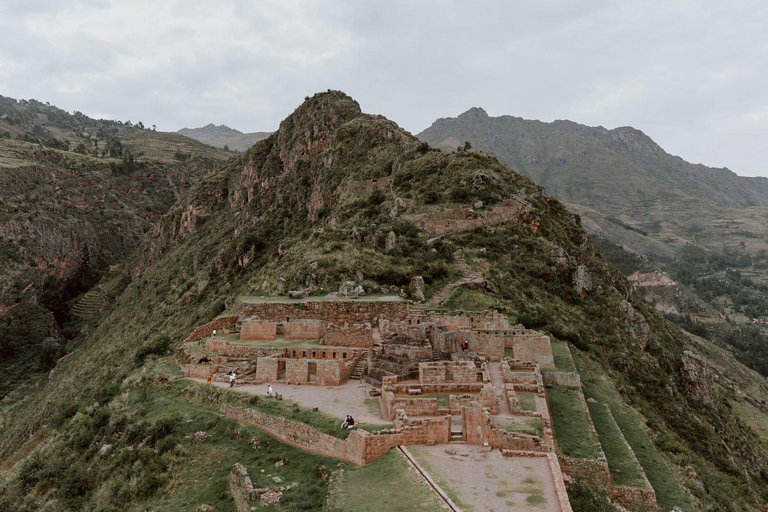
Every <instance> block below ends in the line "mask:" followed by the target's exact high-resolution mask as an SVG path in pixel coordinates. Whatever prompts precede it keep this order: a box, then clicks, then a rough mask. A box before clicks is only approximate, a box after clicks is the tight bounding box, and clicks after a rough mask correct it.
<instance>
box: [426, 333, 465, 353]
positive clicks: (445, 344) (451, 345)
mask: <svg viewBox="0 0 768 512" xmlns="http://www.w3.org/2000/svg"><path fill="white" fill-rule="evenodd" d="M430 340H431V341H432V346H433V347H434V348H435V350H437V351H438V352H442V353H444V354H452V353H454V352H458V351H460V350H461V347H460V345H459V340H458V337H457V336H456V331H449V330H448V329H447V328H446V327H445V326H439V327H436V328H434V329H433V330H432V337H431V339H430Z"/></svg>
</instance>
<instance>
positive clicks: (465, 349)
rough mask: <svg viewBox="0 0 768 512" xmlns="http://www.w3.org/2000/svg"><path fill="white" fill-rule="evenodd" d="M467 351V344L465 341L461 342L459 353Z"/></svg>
mask: <svg viewBox="0 0 768 512" xmlns="http://www.w3.org/2000/svg"><path fill="white" fill-rule="evenodd" d="M467 350H469V343H467V342H466V341H462V342H461V351H462V352H466V351H467Z"/></svg>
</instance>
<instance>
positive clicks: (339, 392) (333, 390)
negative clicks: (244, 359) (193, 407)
mask: <svg viewBox="0 0 768 512" xmlns="http://www.w3.org/2000/svg"><path fill="white" fill-rule="evenodd" d="M191 380H194V381H197V382H201V383H205V379H191ZM211 385H213V386H218V387H221V388H228V387H229V384H228V383H226V382H214V383H212V384H211ZM272 388H273V389H274V390H275V392H277V393H280V394H282V395H283V398H284V399H286V400H293V401H295V402H297V403H298V404H300V405H303V406H304V407H317V408H318V410H320V411H322V412H324V413H327V414H330V415H331V416H336V417H337V418H339V424H341V420H342V419H344V416H346V415H347V414H351V415H352V417H353V418H354V419H355V421H358V422H361V423H373V424H380V425H384V424H389V423H390V422H389V421H386V420H385V419H383V418H382V417H381V412H380V411H379V400H378V399H377V398H375V397H371V396H369V395H368V390H370V389H371V386H370V385H367V384H363V383H361V382H360V381H358V380H350V381H347V382H346V383H345V384H344V385H343V386H293V385H288V384H281V383H279V382H278V383H274V382H273V383H272ZM235 390H236V391H244V392H246V393H250V394H253V395H259V396H264V395H265V394H266V392H267V385H266V384H263V385H258V386H254V385H250V384H246V385H242V386H237V387H235Z"/></svg>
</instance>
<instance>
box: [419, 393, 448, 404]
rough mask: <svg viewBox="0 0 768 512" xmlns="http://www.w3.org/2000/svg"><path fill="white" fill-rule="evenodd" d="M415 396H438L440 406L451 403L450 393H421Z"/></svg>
mask: <svg viewBox="0 0 768 512" xmlns="http://www.w3.org/2000/svg"><path fill="white" fill-rule="evenodd" d="M415 398H437V406H438V407H448V406H449V405H450V402H451V401H450V398H451V395H450V393H427V394H426V395H420V396H418V397H415Z"/></svg>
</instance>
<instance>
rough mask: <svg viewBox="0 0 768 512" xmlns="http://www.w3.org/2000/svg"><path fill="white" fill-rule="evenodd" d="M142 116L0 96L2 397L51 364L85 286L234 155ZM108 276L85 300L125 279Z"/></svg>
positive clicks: (108, 292)
mask: <svg viewBox="0 0 768 512" xmlns="http://www.w3.org/2000/svg"><path fill="white" fill-rule="evenodd" d="M137 125H139V126H132V125H130V124H128V123H121V122H116V121H108V120H96V119H91V118H89V117H87V116H85V115H83V114H81V113H79V112H76V113H74V114H70V113H68V112H65V111H63V110H61V109H58V108H56V107H53V106H50V105H47V104H43V103H40V102H38V101H35V100H29V101H26V100H22V101H17V100H14V99H11V98H5V97H0V204H1V205H2V207H0V255H2V257H0V356H1V357H2V363H1V364H0V375H1V376H0V397H2V396H5V394H6V393H8V391H10V390H11V389H12V388H14V387H15V386H17V385H26V384H27V378H28V376H29V374H30V373H37V372H47V371H49V370H50V369H51V368H52V366H53V365H54V364H55V362H56V359H57V358H58V357H60V356H62V355H63V354H64V353H65V352H66V350H67V342H68V340H69V339H71V338H73V337H74V336H75V334H76V332H77V329H78V325H77V322H76V320H77V318H75V316H76V315H74V313H73V309H78V306H77V303H78V302H79V301H80V297H81V295H82V294H84V293H86V292H88V291H89V290H90V289H91V288H92V287H94V286H95V285H96V284H97V283H99V281H100V280H102V278H104V277H105V276H109V275H110V267H112V266H114V265H117V264H120V263H122V262H123V261H124V260H125V258H126V257H127V256H128V255H129V254H130V253H131V252H133V250H134V249H135V248H136V247H137V245H138V244H139V241H140V240H141V238H142V237H143V236H144V234H145V233H146V232H147V230H148V229H149V228H150V227H151V226H152V224H153V223H154V222H156V221H157V220H158V219H159V218H160V217H161V216H162V215H163V214H164V213H165V212H166V211H167V210H168V208H169V207H170V206H171V205H172V204H173V203H174V202H176V201H177V200H178V198H179V197H181V194H182V193H183V192H184V191H185V190H186V189H188V188H189V186H190V185H191V184H192V183H194V182H195V181H196V180H197V179H199V177H200V176H202V175H203V174H205V173H207V172H208V171H210V170H211V169H213V168H215V167H216V166H217V165H219V164H220V163H221V162H222V161H223V160H224V159H226V158H227V157H228V155H227V153H226V152H223V151H219V150H215V149H213V148H210V147H208V146H204V145H202V144H200V143H198V142H196V141H193V140H191V139H188V138H186V137H182V136H180V135H177V134H168V133H159V132H156V131H154V130H150V129H144V128H142V126H143V125H141V123H137ZM104 284H105V287H104V288H100V289H98V290H95V291H94V294H97V295H98V300H93V297H91V298H89V299H87V300H86V301H85V302H84V303H83V305H82V306H81V307H80V308H79V309H78V310H79V311H81V312H82V313H83V314H89V313H90V312H91V311H92V310H93V309H97V308H98V307H100V306H101V305H102V304H103V301H108V300H111V299H112V298H114V295H115V294H116V293H117V290H118V289H120V287H121V286H123V285H121V283H120V280H119V279H115V280H112V281H111V282H108V283H107V282H105V283H104ZM86 306H87V307H86Z"/></svg>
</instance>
